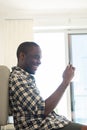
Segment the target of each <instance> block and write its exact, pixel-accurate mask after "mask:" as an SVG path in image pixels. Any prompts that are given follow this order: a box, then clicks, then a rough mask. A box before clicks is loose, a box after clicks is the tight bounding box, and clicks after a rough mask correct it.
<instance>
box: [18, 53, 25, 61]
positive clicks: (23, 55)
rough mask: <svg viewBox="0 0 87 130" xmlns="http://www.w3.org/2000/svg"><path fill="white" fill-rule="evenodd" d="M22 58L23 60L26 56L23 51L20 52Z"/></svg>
mask: <svg viewBox="0 0 87 130" xmlns="http://www.w3.org/2000/svg"><path fill="white" fill-rule="evenodd" d="M19 57H20V59H21V60H22V61H23V60H24V58H25V54H24V53H23V52H20V55H19Z"/></svg>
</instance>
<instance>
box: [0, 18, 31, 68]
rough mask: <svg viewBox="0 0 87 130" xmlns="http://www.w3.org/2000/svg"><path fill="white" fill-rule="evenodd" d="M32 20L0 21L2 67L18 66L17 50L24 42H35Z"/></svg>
mask: <svg viewBox="0 0 87 130" xmlns="http://www.w3.org/2000/svg"><path fill="white" fill-rule="evenodd" d="M32 27H33V21H32V20H1V21H0V65H1V64H4V65H7V66H8V67H12V66H13V65H16V49H17V47H18V45H19V44H20V43H21V42H23V41H27V40H28V41H29V40H30V41H31V40H33V29H32Z"/></svg>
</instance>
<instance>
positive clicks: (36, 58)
mask: <svg viewBox="0 0 87 130" xmlns="http://www.w3.org/2000/svg"><path fill="white" fill-rule="evenodd" d="M40 64H41V49H40V47H38V46H33V47H31V48H30V49H29V51H28V53H27V54H26V55H25V58H24V69H25V70H26V71H27V72H29V73H30V74H35V71H36V70H37V68H38V66H39V65H40Z"/></svg>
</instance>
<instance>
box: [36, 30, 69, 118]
mask: <svg viewBox="0 0 87 130" xmlns="http://www.w3.org/2000/svg"><path fill="white" fill-rule="evenodd" d="M34 41H35V42H36V43H38V44H39V45H40V47H41V49H42V64H41V65H40V67H39V69H38V70H37V72H36V83H37V86H38V88H39V90H40V92H41V95H42V96H43V98H44V99H45V98H46V97H48V96H50V94H51V93H52V92H53V91H54V90H55V89H56V88H57V87H58V86H59V84H60V83H61V81H62V73H63V71H64V69H65V34H64V33H63V32H60V33H59V32H58V33H57V32H53V33H49V32H46V33H44V32H40V33H35V35H34ZM67 107H69V106H67V96H66V93H65V94H64V96H63V97H62V99H61V101H60V102H59V104H58V106H57V107H56V109H55V110H56V111H57V112H58V113H59V114H62V115H65V116H67V113H68V112H67Z"/></svg>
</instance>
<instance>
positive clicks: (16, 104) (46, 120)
mask: <svg viewBox="0 0 87 130" xmlns="http://www.w3.org/2000/svg"><path fill="white" fill-rule="evenodd" d="M9 96H10V101H9V104H10V109H11V112H12V114H13V117H14V126H15V128H16V130H51V129H53V128H54V129H57V128H62V127H64V126H65V125H67V124H68V123H69V121H68V120H67V119H66V118H65V117H63V116H59V115H57V114H56V113H55V112H54V111H53V112H52V113H50V114H49V115H48V116H47V117H44V110H45V101H44V100H43V99H42V97H41V96H40V94H39V91H38V89H37V87H36V84H35V79H34V77H33V76H32V75H31V74H29V73H27V72H26V71H24V70H23V69H21V68H19V67H14V68H13V69H12V72H11V74H10V78H9Z"/></svg>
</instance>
